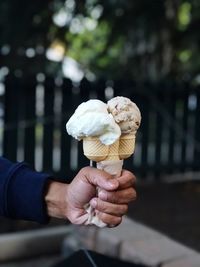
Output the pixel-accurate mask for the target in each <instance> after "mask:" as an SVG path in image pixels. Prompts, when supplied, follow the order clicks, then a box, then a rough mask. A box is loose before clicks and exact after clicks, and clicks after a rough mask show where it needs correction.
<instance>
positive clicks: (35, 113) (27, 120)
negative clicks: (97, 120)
mask: <svg viewBox="0 0 200 267" xmlns="http://www.w3.org/2000/svg"><path fill="white" fill-rule="evenodd" d="M0 86H1V90H0V94H1V95H0V152H1V155H4V156H5V157H7V158H9V159H10V160H12V161H17V160H18V161H22V160H25V161H26V162H28V163H29V164H30V165H32V166H33V167H35V168H36V169H37V170H42V171H47V172H51V173H54V174H55V175H57V176H60V177H63V178H64V179H65V178H67V179H70V178H71V177H72V176H71V175H73V174H74V173H75V172H76V171H78V169H80V168H81V167H83V166H86V165H88V164H89V162H88V160H87V159H86V158H85V157H84V155H83V152H82V143H81V142H77V141H76V140H74V139H73V138H71V137H70V136H68V135H67V133H66V129H65V124H66V122H67V120H68V119H69V117H70V116H71V115H72V113H73V112H74V110H75V108H76V107H77V106H78V105H79V104H80V103H81V102H83V101H87V100H88V99H90V98H98V99H100V100H103V101H107V100H108V99H110V98H111V97H113V96H117V95H123V96H127V97H130V98H131V99H132V100H133V101H134V102H136V104H137V105H138V106H139V108H140V110H141V113H142V124H141V128H140V129H139V132H138V134H137V142H136V150H135V153H134V155H133V156H132V157H130V158H129V159H127V160H125V167H126V168H128V169H130V170H133V171H134V172H136V173H139V174H140V175H139V176H140V177H145V176H146V175H147V174H152V175H153V177H159V176H160V175H161V174H163V173H165V174H166V173H175V172H184V171H188V170H195V171H197V170H200V164H199V162H200V88H198V87H191V86H190V85H189V84H181V85H177V84H173V83H169V82H168V83H167V82H166V83H163V84H162V83H160V84H156V85H153V84H148V83H143V84H136V83H134V82H133V81H126V80H124V81H104V80H99V81H96V82H88V81H87V80H82V82H81V83H80V84H73V83H72V82H71V81H70V80H68V79H63V80H62V79H59V78H56V79H54V78H52V77H46V78H45V77H44V75H42V74H38V75H37V77H25V78H23V77H15V76H13V75H9V76H7V77H6V79H5V81H4V82H2V83H1V84H0Z"/></svg>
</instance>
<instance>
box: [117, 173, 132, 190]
mask: <svg viewBox="0 0 200 267" xmlns="http://www.w3.org/2000/svg"><path fill="white" fill-rule="evenodd" d="M117 180H118V182H119V189H126V188H129V187H134V185H135V183H136V177H135V175H134V174H133V173H132V172H130V171H127V170H122V174H121V176H120V177H118V178H117Z"/></svg>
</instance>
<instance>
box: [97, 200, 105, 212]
mask: <svg viewBox="0 0 200 267" xmlns="http://www.w3.org/2000/svg"><path fill="white" fill-rule="evenodd" d="M96 209H98V210H99V211H106V204H105V203H104V202H103V201H101V200H100V199H98V200H97V206H96Z"/></svg>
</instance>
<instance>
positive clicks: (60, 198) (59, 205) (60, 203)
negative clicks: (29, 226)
mask: <svg viewBox="0 0 200 267" xmlns="http://www.w3.org/2000/svg"><path fill="white" fill-rule="evenodd" d="M67 188H68V184H64V183H60V182H56V181H53V180H50V181H49V182H48V184H47V190H46V194H45V203H46V207H47V214H48V216H50V217H54V218H60V219H66V218H67V201H66V198H67Z"/></svg>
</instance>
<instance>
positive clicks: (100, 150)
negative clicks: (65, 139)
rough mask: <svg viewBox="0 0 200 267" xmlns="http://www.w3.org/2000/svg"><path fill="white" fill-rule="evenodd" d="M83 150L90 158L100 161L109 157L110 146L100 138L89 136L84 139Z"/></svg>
mask: <svg viewBox="0 0 200 267" xmlns="http://www.w3.org/2000/svg"><path fill="white" fill-rule="evenodd" d="M83 152H84V155H85V156H86V157H87V158H88V159H90V160H93V161H96V162H99V161H102V160H104V159H105V158H106V157H107V155H108V153H109V147H108V146H106V145H103V144H102V143H101V142H100V141H99V139H98V138H92V137H88V138H85V139H84V140H83Z"/></svg>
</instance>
